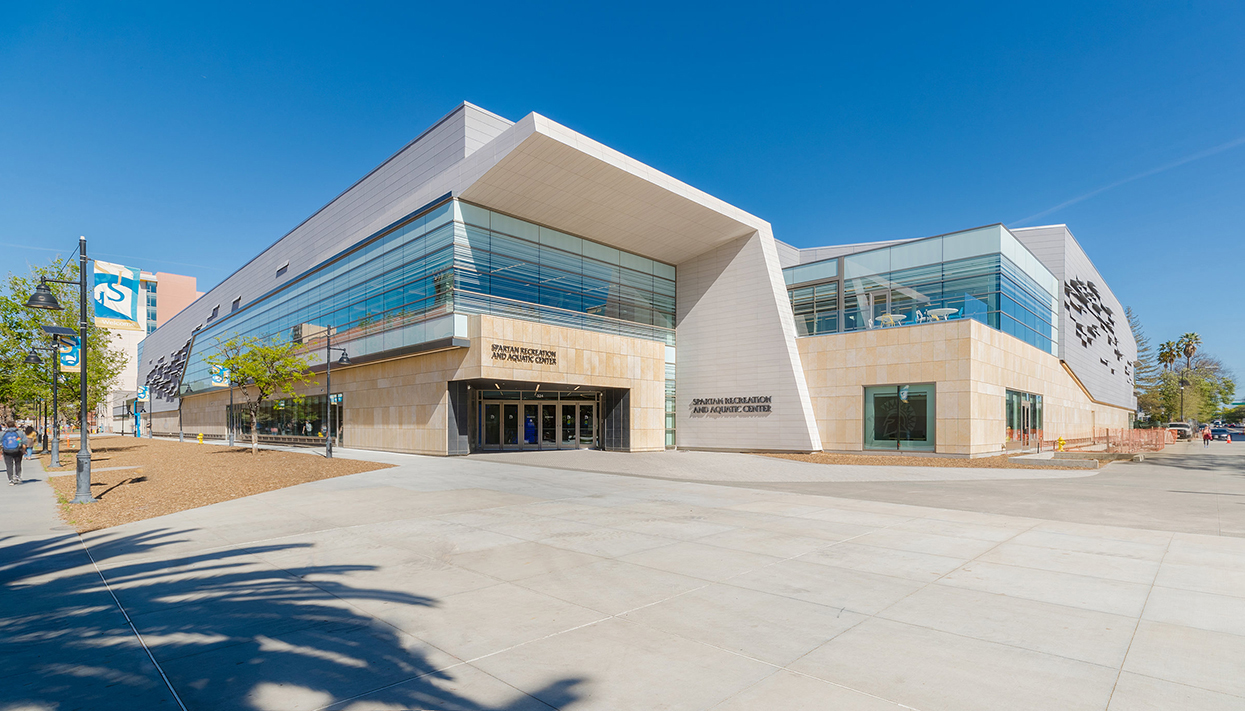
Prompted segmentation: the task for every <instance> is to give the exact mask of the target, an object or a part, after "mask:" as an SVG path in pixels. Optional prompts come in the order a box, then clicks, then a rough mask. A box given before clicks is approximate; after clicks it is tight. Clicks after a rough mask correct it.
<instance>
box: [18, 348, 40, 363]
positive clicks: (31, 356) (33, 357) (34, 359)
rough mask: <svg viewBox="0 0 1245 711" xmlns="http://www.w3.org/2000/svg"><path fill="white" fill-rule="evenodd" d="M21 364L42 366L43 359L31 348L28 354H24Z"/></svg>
mask: <svg viewBox="0 0 1245 711" xmlns="http://www.w3.org/2000/svg"><path fill="white" fill-rule="evenodd" d="M22 362H23V363H25V364H26V365H42V364H43V359H42V358H40V357H39V354H38V353H36V352H35V349H33V348H31V349H30V352H29V353H27V354H26V359H25V360H24V361H22Z"/></svg>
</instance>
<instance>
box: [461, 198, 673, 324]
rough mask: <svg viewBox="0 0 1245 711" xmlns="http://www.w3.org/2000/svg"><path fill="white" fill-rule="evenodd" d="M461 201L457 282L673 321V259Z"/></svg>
mask: <svg viewBox="0 0 1245 711" xmlns="http://www.w3.org/2000/svg"><path fill="white" fill-rule="evenodd" d="M460 208H461V211H462V220H463V233H462V234H461V235H460V236H459V237H458V238H457V239H456V240H455V266H456V267H457V269H456V271H457V274H456V277H455V278H456V282H455V283H456V287H457V288H458V289H460V290H462V291H465V292H471V293H475V294H486V295H488V296H492V297H496V298H498V299H502V300H509V301H518V302H523V303H527V304H539V305H542V306H547V307H551V308H554V309H559V310H562V311H567V312H571V313H576V314H585V315H589V316H601V317H605V318H607V319H616V320H619V321H625V322H628V323H630V324H643V325H652V326H657V327H660V328H662V329H673V328H674V284H675V269H674V267H673V266H671V265H669V264H663V263H662V262H657V261H654V260H652V259H649V258H647V257H641V256H639V255H636V254H631V253H630V252H624V251H622V250H618V249H615V248H613V247H607V246H605V245H601V244H597V243H595V242H590V241H588V240H585V239H581V238H579V237H574V236H572V235H568V234H565V233H563V232H558V231H557V230H552V229H549V228H548V227H541V226H539V225H534V224H532V223H530V222H524V221H523V220H519V219H516V218H513V217H510V216H508V215H503V214H501V213H498V212H493V211H492V210H486V209H484V208H481V207H477V206H475V205H471V204H469V203H465V202H464V203H460ZM585 321H586V320H585ZM581 322H584V321H581Z"/></svg>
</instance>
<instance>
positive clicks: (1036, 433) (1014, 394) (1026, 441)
mask: <svg viewBox="0 0 1245 711" xmlns="http://www.w3.org/2000/svg"><path fill="white" fill-rule="evenodd" d="M1006 397H1007V400H1006V410H1007V447H1008V449H1021V448H1025V447H1036V446H1038V443H1039V442H1041V441H1042V396H1041V395H1034V394H1033V393H1026V392H1020V391H1018V390H1008V391H1007V396H1006Z"/></svg>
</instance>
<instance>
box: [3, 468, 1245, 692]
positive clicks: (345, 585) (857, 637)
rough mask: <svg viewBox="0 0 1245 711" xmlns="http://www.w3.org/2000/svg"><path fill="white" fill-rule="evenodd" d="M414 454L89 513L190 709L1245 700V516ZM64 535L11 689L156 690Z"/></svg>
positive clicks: (31, 579)
mask: <svg viewBox="0 0 1245 711" xmlns="http://www.w3.org/2000/svg"><path fill="white" fill-rule="evenodd" d="M403 459H404V461H403V463H402V464H401V465H400V466H398V467H396V468H393V469H386V470H381V471H375V472H366V473H363V474H357V475H352V476H347V477H340V478H336V479H329V480H323V481H317V482H312V483H309V484H304V485H301V486H297V487H292V488H289V489H283V490H279V491H272V492H267V493H264V494H260V495H257V496H254V497H249V498H245V499H238V500H234V501H228V502H224V503H220V504H214V505H212V506H207V507H203V508H200V509H194V510H190V511H184V512H181V513H178V514H173V515H170V516H165V517H162V518H158V519H152V520H149V521H142V522H137V523H133V524H128V525H125V526H120V527H117V528H115V529H109V530H107V531H100V532H97V533H93V534H89V535H87V536H86V537H85V539H86V541H87V544H88V545H89V546H90V549H91V551H92V553H93V554H94V555H95V558H96V560H97V561H98V562H99V565H100V567H101V568H102V570H103V572H104V574H105V575H106V576H107V578H108V580H109V581H110V582H111V585H112V589H113V590H114V591H115V592H116V594H117V596H118V597H119V599H120V601H121V604H122V605H124V607H125V609H126V610H128V611H129V613H130V616H131V618H132V619H133V620H134V623H135V625H136V626H137V627H138V629H139V631H140V632H141V633H142V634H143V637H144V639H145V640H146V642H147V644H148V645H150V647H151V648H152V650H153V652H154V654H155V657H156V659H157V660H158V661H159V662H160V664H161V666H162V668H163V670H164V671H165V673H167V674H168V677H169V678H170V680H171V681H172V684H173V685H174V687H175V688H176V689H177V690H178V692H179V694H181V697H182V699H183V700H184V702H185V703H186V706H187V708H191V709H224V708H228V709H254V710H258V711H262V710H267V709H271V710H273V711H278V710H279V711H288V710H292V709H326V710H327V709H341V710H349V711H365V710H370V709H415V708H418V709H471V710H474V711H501V710H504V711H518V710H519V709H551V708H556V709H578V710H588V709H592V710H594V711H595V710H601V711H615V710H617V709H656V708H670V709H704V710H706V711H708V710H709V709H713V710H714V711H743V710H749V709H767V710H768V709H776V710H779V711H781V710H783V709H821V708H833V709H842V710H845V711H851V710H864V711H877V710H881V709H894V710H898V709H905V708H906V709H918V710H919V711H932V710H934V709H947V710H955V711H961V710H966V711H973V710H974V709H980V710H982V711H985V710H987V709H988V710H990V711H996V710H997V709H1001V708H1007V709H1034V710H1038V709H1041V710H1043V711H1044V710H1046V709H1053V708H1058V709H1070V710H1074V711H1075V710H1079V709H1087V710H1088V709H1094V710H1098V711H1101V710H1103V709H1110V710H1111V711H1137V710H1142V709H1173V708H1181V709H1183V708H1196V709H1199V710H1214V709H1239V708H1242V707H1243V706H1245V681H1243V680H1242V678H1241V675H1240V674H1239V660H1240V659H1241V658H1243V657H1245V627H1242V625H1241V623H1240V621H1241V620H1245V596H1243V595H1242V593H1241V590H1242V589H1245V579H1243V578H1242V577H1241V572H1240V571H1241V570H1242V569H1245V540H1242V539H1235V538H1225V537H1215V536H1200V535H1189V534H1183V533H1173V532H1171V531H1157V530H1146V529H1143V528H1122V527H1109V526H1100V525H1086V524H1073V523H1064V522H1058V521H1051V520H1043V519H1040V518H1032V517H1020V516H1005V515H997V514H990V513H974V512H965V511H956V510H951V509H947V508H934V507H926V506H918V505H911V504H893V503H881V502H872V501H857V500H850V499H845V498H835V497H830V496H816V495H803V494H794V493H787V492H777V491H766V490H759V489H755V488H745V487H743V486H742V485H739V484H736V485H734V486H729V487H728V486H714V485H707V484H703V483H694V482H677V481H663V480H654V479H643V478H637V477H621V476H612V475H604V474H598V473H593V472H584V471H570V470H564V469H548V468H542V467H538V466H527V465H515V464H512V463H508V462H501V461H495V460H491V459H488V460H486V459H481V458H467V459H447V458H425V457H409V458H403ZM1070 481H1083V480H1070ZM54 553H55V554H56V555H61V556H64V557H63V558H62V559H61V560H62V562H64V563H65V564H66V565H65V566H64V568H65V569H64V570H60V569H59V568H54V569H55V570H56V571H57V572H56V573H55V574H53V573H52V570H48V571H46V574H43V575H39V574H34V575H22V576H20V577H21V578H22V579H21V580H20V584H21V585H22V586H23V589H24V590H25V591H26V594H25V595H24V596H22V597H20V598H15V599H13V600H11V601H10V602H9V605H10V608H9V609H11V610H22V615H23V617H20V618H18V620H17V621H16V622H10V621H7V620H6V621H5V622H4V625H5V627H7V628H8V629H16V630H17V631H18V632H20V633H21V634H20V635H17V637H18V639H25V638H37V639H39V640H42V641H44V643H46V644H47V645H59V646H55V647H54V648H53V647H51V646H49V649H53V651H55V653H57V654H59V655H60V656H59V657H55V656H54V655H52V654H49V655H47V656H48V657H49V659H48V661H44V662H41V663H39V664H35V663H28V662H23V661H22V660H21V657H20V655H18V654H16V651H17V650H16V649H14V653H13V655H12V656H11V657H10V661H8V663H9V664H16V665H17V666H16V668H17V669H18V670H19V672H20V673H18V674H11V675H9V676H8V677H6V680H8V679H12V680H14V681H13V684H17V683H20V684H24V686H23V687H20V688H21V689H22V690H23V694H24V695H22V696H13V695H12V692H10V691H9V690H8V689H9V688H10V687H12V686H13V684H6V685H5V686H4V688H5V692H4V693H5V694H9V696H8V697H6V698H5V701H21V702H28V703H30V706H29V707H30V708H52V707H54V706H55V705H56V704H60V705H59V706H56V708H59V709H65V708H78V707H83V706H89V707H90V708H93V709H98V708H159V707H160V706H159V704H160V703H161V696H160V695H159V694H158V693H157V692H158V691H159V688H158V687H157V686H154V685H153V682H152V675H151V674H150V673H149V672H150V670H146V669H144V668H142V665H141V664H140V663H139V662H141V659H138V660H137V661H136V656H135V654H134V651H135V649H136V647H135V646H134V642H133V635H132V634H129V635H127V632H128V630H127V629H126V628H125V627H124V626H122V625H119V624H116V620H115V615H111V616H110V611H111V610H115V606H114V607H109V604H108V603H110V602H111V601H110V600H107V599H106V598H101V597H99V594H100V593H101V592H102V594H103V595H104V596H107V593H106V592H103V591H102V588H101V586H100V585H98V583H97V582H96V583H94V584H93V583H91V582H90V581H91V575H93V574H94V570H92V569H90V568H89V567H85V566H83V565H82V564H81V562H80V561H77V562H75V559H73V558H72V557H71V556H70V553H69V552H68V551H65V550H58V551H55V552H54ZM49 560H53V558H49ZM95 580H96V581H98V578H96V579H95ZM45 590H46V593H45ZM91 595H93V596H94V597H88V596H91ZM48 599H50V600H52V601H53V603H54V604H53V605H51V606H50V607H51V609H53V610H54V611H55V614H56V615H57V617H56V618H55V619H56V620H58V622H57V626H56V627H55V628H54V629H49V628H48V627H47V625H46V623H44V622H43V620H44V619H45V618H42V617H40V611H41V609H43V607H41V606H44V601H45V600H48ZM68 602H74V603H78V606H77V607H74V606H71V605H69V604H68ZM75 615H77V616H75ZM23 625H24V626H23ZM5 631H6V632H7V631H8V630H7V629H6V630H5ZM5 638H6V639H8V638H9V635H5ZM61 639H66V640H70V641H73V642H75V643H76V644H72V645H71V644H67V643H66V642H59V640H61ZM13 644H14V645H18V644H20V645H21V648H22V649H25V648H26V646H25V643H24V642H22V643H13ZM52 659H55V662H53V661H52ZM110 684H111V686H109V685H110ZM144 693H145V694H147V696H146V697H142V698H140V699H139V700H137V701H132V700H131V698H130V697H139V695H140V694H144ZM91 694H94V695H93V696H92V695H91ZM39 704H42V706H40V705H39ZM16 707H17V706H10V707H9V708H16ZM4 708H6V707H5V705H4V703H2V702H0V709H4Z"/></svg>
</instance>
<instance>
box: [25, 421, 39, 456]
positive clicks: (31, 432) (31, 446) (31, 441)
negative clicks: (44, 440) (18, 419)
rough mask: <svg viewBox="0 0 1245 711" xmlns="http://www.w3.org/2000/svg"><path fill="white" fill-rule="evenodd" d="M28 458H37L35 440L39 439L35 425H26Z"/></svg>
mask: <svg viewBox="0 0 1245 711" xmlns="http://www.w3.org/2000/svg"><path fill="white" fill-rule="evenodd" d="M25 431H26V458H27V459H34V458H35V440H36V439H38V438H37V436H36V434H35V428H34V425H26V430H25Z"/></svg>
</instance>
